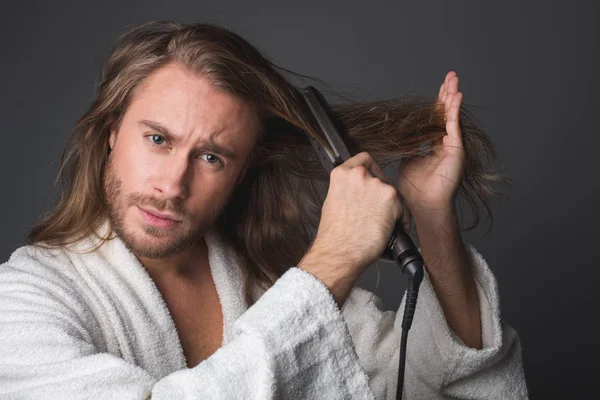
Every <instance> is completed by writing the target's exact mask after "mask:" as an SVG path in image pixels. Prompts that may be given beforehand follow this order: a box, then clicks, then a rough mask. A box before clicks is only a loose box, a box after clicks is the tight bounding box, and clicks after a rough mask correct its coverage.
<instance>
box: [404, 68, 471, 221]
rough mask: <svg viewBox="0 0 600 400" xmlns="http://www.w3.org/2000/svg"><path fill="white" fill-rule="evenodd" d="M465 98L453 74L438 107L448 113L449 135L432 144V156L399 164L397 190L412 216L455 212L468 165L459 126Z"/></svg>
mask: <svg viewBox="0 0 600 400" xmlns="http://www.w3.org/2000/svg"><path fill="white" fill-rule="evenodd" d="M462 98H463V94H462V93H461V92H459V91H458V75H457V74H456V72H454V71H450V72H449V73H448V74H447V75H446V79H445V80H444V83H442V86H441V87H440V92H439V95H438V104H440V105H443V107H444V110H445V112H444V120H445V121H446V135H445V136H443V137H442V138H440V139H438V140H435V141H434V142H433V143H432V146H433V150H432V152H431V153H430V154H429V155H427V156H425V157H423V158H415V159H411V160H409V161H407V162H401V164H400V167H399V169H398V190H399V191H400V193H401V194H402V196H403V197H404V199H405V200H406V203H407V205H408V208H409V209H410V211H411V213H412V214H413V216H416V215H417V214H421V215H431V214H439V213H440V212H447V210H451V209H452V208H453V201H454V197H455V195H456V193H457V191H458V188H459V186H460V182H461V180H462V176H463V172H464V163H465V161H464V148H463V143H462V133H461V130H460V124H459V115H460V106H461V103H462Z"/></svg>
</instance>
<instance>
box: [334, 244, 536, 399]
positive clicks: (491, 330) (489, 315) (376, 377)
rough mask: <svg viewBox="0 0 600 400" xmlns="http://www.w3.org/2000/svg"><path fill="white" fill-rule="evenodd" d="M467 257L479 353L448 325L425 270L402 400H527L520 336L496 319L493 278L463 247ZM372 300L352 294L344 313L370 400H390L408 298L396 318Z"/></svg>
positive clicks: (393, 394)
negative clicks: (474, 291) (477, 317)
mask: <svg viewBox="0 0 600 400" xmlns="http://www.w3.org/2000/svg"><path fill="white" fill-rule="evenodd" d="M467 255H468V260H469V262H470V264H471V266H472V267H473V272H474V277H475V282H476V288H477V293H478V297H479V308H480V315H481V325H482V345H483V348H482V349H474V348H471V347H468V346H466V345H465V344H464V343H463V342H462V341H461V340H460V338H459V337H458V336H457V335H456V334H455V333H454V332H453V331H452V330H451V328H450V327H449V326H448V323H447V321H446V319H445V317H444V313H443V310H442V307H441V305H440V302H439V300H438V298H437V297H436V294H435V291H434V289H433V287H432V285H431V281H430V279H429V275H428V274H427V271H426V270H425V276H424V278H423V281H422V282H421V287H420V290H419V297H418V300H417V307H416V311H415V317H414V320H413V324H412V327H411V329H410V331H409V334H408V343H407V357H406V364H405V379H404V396H405V397H404V398H407V399H448V398H452V399H527V398H528V391H527V386H526V381H525V375H524V371H523V363H522V349H521V344H520V340H519V335H518V333H517V332H516V331H515V330H514V329H513V328H512V327H510V326H509V325H508V324H506V323H505V322H504V321H502V320H501V318H500V299H499V296H498V287H497V282H496V279H495V277H494V275H493V274H492V272H491V270H490V269H489V267H488V265H487V263H486V262H485V260H484V259H483V257H482V256H481V255H480V254H479V253H478V252H477V251H476V250H475V249H474V248H473V246H471V245H467ZM372 296H373V294H372V293H371V292H369V291H367V290H364V289H362V288H359V287H355V288H354V289H353V291H352V292H351V294H350V296H349V297H348V299H347V300H346V302H345V303H344V306H343V307H342V313H343V315H344V318H345V319H346V321H347V324H348V327H349V330H350V334H351V336H352V339H353V342H354V344H355V347H356V352H357V354H358V356H359V358H360V362H361V365H362V366H363V368H364V370H365V372H366V374H367V376H368V377H369V385H370V387H371V389H372V391H373V393H374V395H375V398H377V399H388V400H393V399H395V398H396V387H397V374H398V361H399V354H400V338H401V332H402V317H403V314H404V306H405V300H406V294H405V295H404V297H403V299H402V302H401V304H400V306H399V308H398V310H397V311H382V309H383V304H382V301H381V299H379V298H378V297H377V296H373V297H372ZM371 298H372V300H371V301H369V300H370V299H371Z"/></svg>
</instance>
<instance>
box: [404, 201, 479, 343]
mask: <svg viewBox="0 0 600 400" xmlns="http://www.w3.org/2000/svg"><path fill="white" fill-rule="evenodd" d="M413 217H414V220H415V226H416V230H417V235H418V237H419V245H420V247H421V254H422V255H423V259H424V262H425V266H426V268H427V272H428V274H429V278H430V281H431V284H432V286H433V288H434V290H435V293H436V296H437V298H438V300H439V301H440V304H441V306H442V309H443V311H444V315H445V317H446V320H447V322H448V325H449V326H450V328H451V329H452V331H453V332H454V333H456V335H457V336H458V337H459V338H460V339H461V340H462V341H463V342H464V343H465V344H466V345H467V346H469V347H472V348H476V349H480V348H481V347H482V343H481V318H480V314H479V300H478V297H477V289H476V287H475V280H474V277H473V272H472V270H471V266H470V265H469V263H468V259H467V253H466V250H465V245H464V243H463V241H462V238H461V235H460V229H459V226H458V219H457V216H456V211H455V209H454V208H451V209H448V210H446V211H443V212H439V213H436V214H432V213H429V214H427V215H423V214H419V213H413Z"/></svg>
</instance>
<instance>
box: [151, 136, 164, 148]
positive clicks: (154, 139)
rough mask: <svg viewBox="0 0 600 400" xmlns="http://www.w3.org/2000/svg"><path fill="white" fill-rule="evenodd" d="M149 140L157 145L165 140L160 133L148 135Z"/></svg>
mask: <svg viewBox="0 0 600 400" xmlns="http://www.w3.org/2000/svg"><path fill="white" fill-rule="evenodd" d="M150 140H151V141H152V144H155V145H158V146H160V145H161V144H163V143H164V142H165V138H164V137H162V136H161V135H150Z"/></svg>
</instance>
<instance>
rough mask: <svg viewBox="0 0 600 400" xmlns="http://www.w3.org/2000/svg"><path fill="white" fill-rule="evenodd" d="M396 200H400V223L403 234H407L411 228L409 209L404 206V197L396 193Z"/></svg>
mask: <svg viewBox="0 0 600 400" xmlns="http://www.w3.org/2000/svg"><path fill="white" fill-rule="evenodd" d="M398 198H399V199H400V203H401V205H402V217H401V218H400V219H401V221H402V228H403V229H404V232H406V233H409V232H410V228H411V222H410V221H411V219H412V215H411V213H410V209H409V208H408V206H407V205H406V200H404V196H402V194H401V193H400V192H399V191H398Z"/></svg>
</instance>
